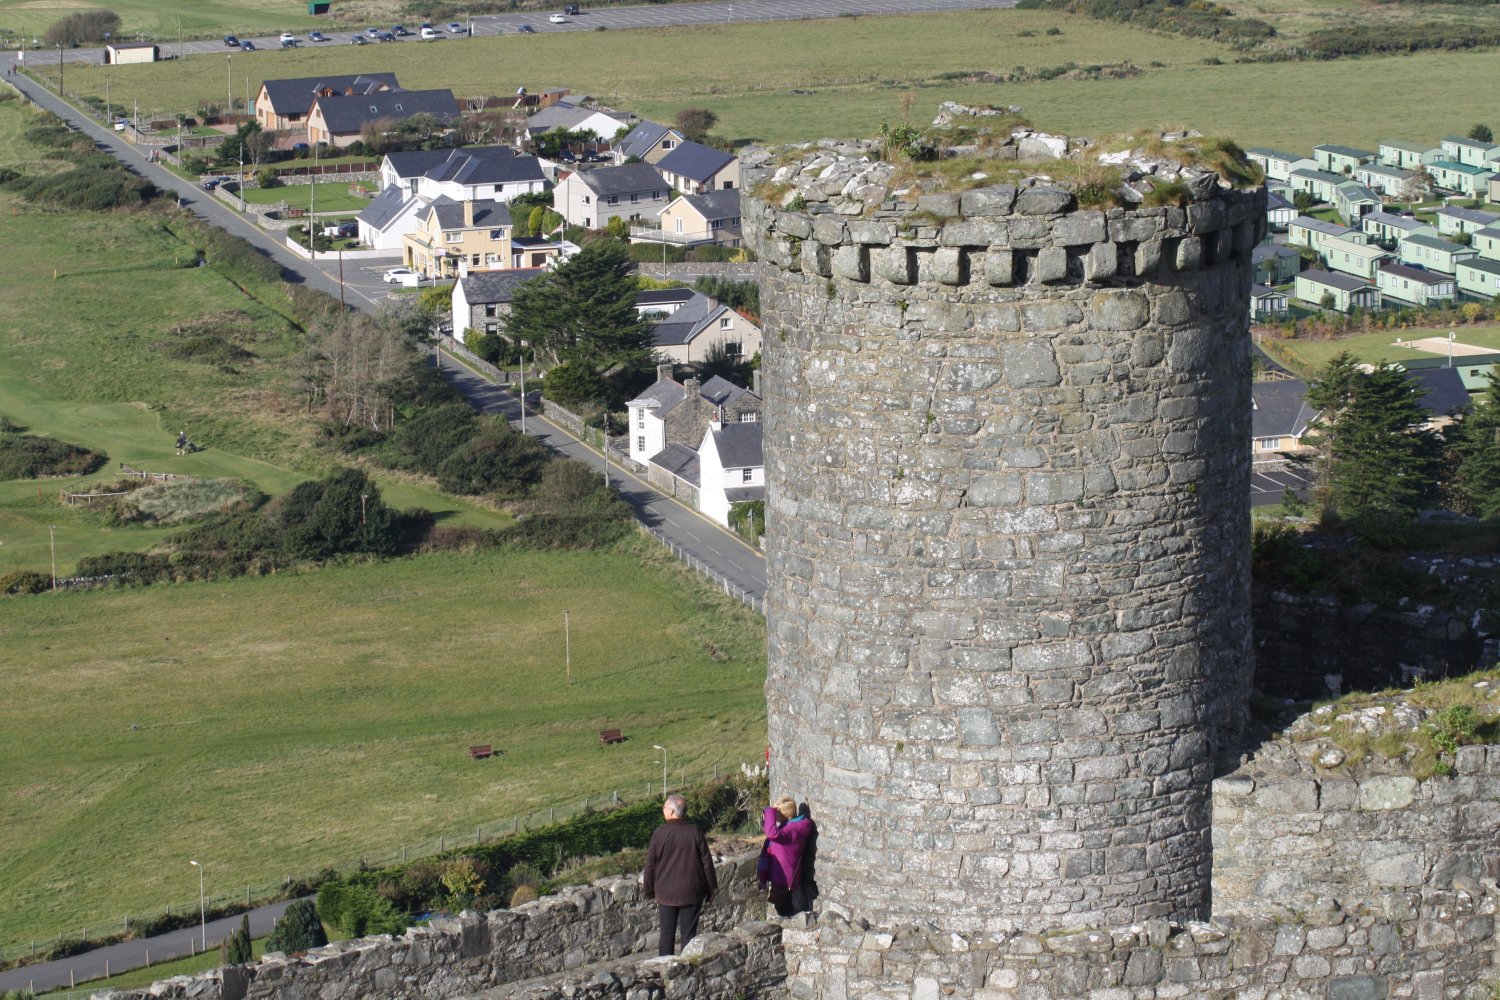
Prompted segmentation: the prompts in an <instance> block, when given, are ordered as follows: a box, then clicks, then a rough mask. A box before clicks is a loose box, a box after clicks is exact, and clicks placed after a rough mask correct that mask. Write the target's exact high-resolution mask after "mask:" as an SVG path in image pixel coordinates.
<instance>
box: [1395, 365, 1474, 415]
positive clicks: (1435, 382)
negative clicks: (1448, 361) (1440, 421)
mask: <svg viewBox="0 0 1500 1000" xmlns="http://www.w3.org/2000/svg"><path fill="white" fill-rule="evenodd" d="M1406 377H1407V378H1409V379H1411V381H1412V391H1414V392H1416V393H1417V394H1418V396H1419V397H1420V398H1419V399H1418V402H1420V403H1421V404H1422V409H1424V410H1426V411H1427V412H1428V413H1431V414H1432V415H1433V416H1435V417H1446V416H1449V415H1450V414H1452V413H1453V412H1454V411H1455V410H1459V409H1462V408H1463V407H1465V406H1468V405H1469V390H1467V389H1465V388H1464V382H1463V379H1462V378H1461V377H1460V376H1459V372H1458V369H1457V368H1415V369H1408V370H1407V372H1406Z"/></svg>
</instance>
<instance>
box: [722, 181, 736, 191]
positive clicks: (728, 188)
mask: <svg viewBox="0 0 1500 1000" xmlns="http://www.w3.org/2000/svg"><path fill="white" fill-rule="evenodd" d="M724 190H725V191H733V190H734V181H725V182H724Z"/></svg>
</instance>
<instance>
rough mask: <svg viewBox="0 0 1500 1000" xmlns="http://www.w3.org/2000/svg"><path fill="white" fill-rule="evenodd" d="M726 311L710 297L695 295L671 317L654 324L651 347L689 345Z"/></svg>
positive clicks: (652, 326)
mask: <svg viewBox="0 0 1500 1000" xmlns="http://www.w3.org/2000/svg"><path fill="white" fill-rule="evenodd" d="M724 309H725V307H724V306H721V305H719V304H718V303H717V302H715V301H714V300H713V299H710V298H709V297H708V296H706V295H702V294H695V295H694V296H693V297H692V298H691V299H689V300H688V301H687V302H684V303H683V304H682V305H680V306H678V307H677V310H676V311H675V312H673V313H672V314H671V315H670V316H667V317H665V318H663V319H659V320H655V321H653V322H652V324H651V346H653V347H678V346H681V345H682V344H686V343H688V342H689V341H691V340H692V339H693V337H695V336H697V334H698V332H699V331H700V330H702V329H703V328H704V327H705V326H707V325H708V323H709V322H710V321H711V320H712V319H713V318H714V317H715V316H718V315H719V313H721V312H723V311H724Z"/></svg>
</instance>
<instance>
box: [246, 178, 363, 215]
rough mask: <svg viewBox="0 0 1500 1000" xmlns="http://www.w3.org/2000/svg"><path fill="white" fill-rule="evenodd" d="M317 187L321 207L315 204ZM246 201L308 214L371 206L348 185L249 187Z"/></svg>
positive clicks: (345, 210)
mask: <svg viewBox="0 0 1500 1000" xmlns="http://www.w3.org/2000/svg"><path fill="white" fill-rule="evenodd" d="M314 188H317V205H316V206H313V205H312V204H311V202H312V200H313V189H314ZM245 201H247V202H249V203H250V204H252V205H280V204H283V203H284V204H285V205H286V206H287V207H288V208H300V209H301V210H302V211H304V212H305V211H307V210H308V209H309V208H311V207H316V208H317V210H318V211H319V212H359V211H362V210H364V209H366V208H368V207H369V206H370V199H368V198H364V197H361V196H360V195H357V194H354V193H353V192H351V191H350V190H349V185H348V183H347V182H346V183H328V184H287V185H284V186H283V185H278V186H276V187H272V188H246V189H245Z"/></svg>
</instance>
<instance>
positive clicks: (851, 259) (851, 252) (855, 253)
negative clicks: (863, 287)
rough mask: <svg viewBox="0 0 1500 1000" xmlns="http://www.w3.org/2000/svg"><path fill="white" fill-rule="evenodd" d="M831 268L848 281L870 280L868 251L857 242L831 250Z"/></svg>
mask: <svg viewBox="0 0 1500 1000" xmlns="http://www.w3.org/2000/svg"><path fill="white" fill-rule="evenodd" d="M833 270H834V273H835V274H837V275H838V276H839V277H841V278H848V279H849V280H850V281H859V282H867V281H869V280H870V251H869V250H868V249H867V248H865V247H863V246H859V245H857V244H846V245H844V246H841V247H839V248H838V249H836V250H834V252H833Z"/></svg>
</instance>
